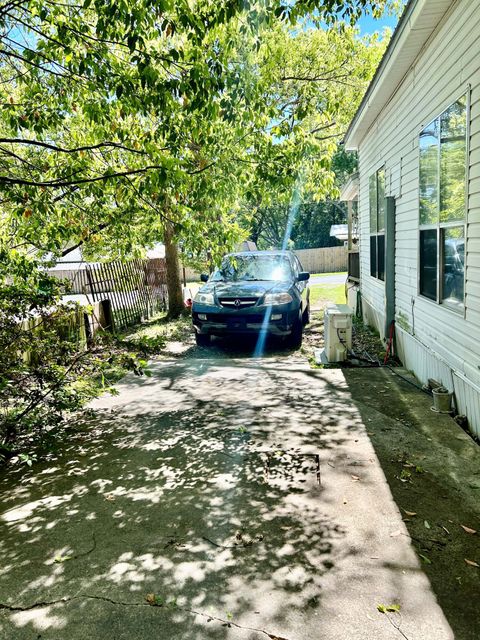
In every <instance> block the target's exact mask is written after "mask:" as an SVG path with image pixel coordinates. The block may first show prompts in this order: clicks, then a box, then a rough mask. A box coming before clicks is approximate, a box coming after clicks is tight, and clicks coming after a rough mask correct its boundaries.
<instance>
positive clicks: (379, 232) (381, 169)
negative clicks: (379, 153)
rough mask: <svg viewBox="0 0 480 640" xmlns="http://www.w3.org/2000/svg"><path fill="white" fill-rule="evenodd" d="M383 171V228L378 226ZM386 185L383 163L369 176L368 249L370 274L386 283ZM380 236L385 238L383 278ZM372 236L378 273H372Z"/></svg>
mask: <svg viewBox="0 0 480 640" xmlns="http://www.w3.org/2000/svg"><path fill="white" fill-rule="evenodd" d="M381 172H383V201H384V202H383V227H382V228H381V229H379V228H378V212H379V207H378V202H379V200H378V174H379V173H381ZM374 176H375V200H376V203H375V219H376V225H375V231H374V232H373V231H372V212H371V204H372V203H371V192H370V182H371V180H372V178H373V177H374ZM386 186H387V179H386V166H385V164H382V165H381V166H380V167H378V169H376V170H375V171H374V172H373V173H371V174H370V175H369V177H368V224H369V230H368V241H369V246H368V251H369V257H370V270H369V275H370V277H371V278H373V279H374V280H376V281H377V282H383V283H385V213H386ZM379 236H383V238H384V240H383V278H380V277H379V275H378V274H379V271H378V264H379V260H378V244H379V242H378V238H379ZM372 238H375V273H376V275H373V274H372Z"/></svg>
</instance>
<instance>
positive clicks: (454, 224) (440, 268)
mask: <svg viewBox="0 0 480 640" xmlns="http://www.w3.org/2000/svg"><path fill="white" fill-rule="evenodd" d="M463 97H465V178H464V180H465V202H464V215H463V220H462V221H461V220H453V221H450V222H441V220H440V214H441V210H440V198H441V188H440V176H441V146H442V145H441V120H440V119H441V117H442V115H443V114H444V113H446V112H447V111H448V109H450V107H452V106H453V105H454V104H455V103H456V102H458V101H459V100H461V98H463ZM470 106H471V85H470V84H468V85H467V87H466V88H465V89H464V90H462V91H461V93H459V94H458V95H457V96H456V97H455V98H454V99H453V100H451V99H450V100H449V102H448V104H447V105H446V106H445V107H444V109H442V111H440V112H438V113H437V115H436V116H434V117H433V118H431V119H429V120H428V121H427V123H426V124H425V125H423V126H422V128H421V129H420V130H419V132H418V135H417V146H418V156H417V157H418V198H417V202H418V215H417V223H418V230H417V243H418V250H417V296H418V297H419V298H421V299H422V300H425V301H427V302H430V303H432V304H434V305H437V306H442V307H444V308H445V309H448V310H450V311H453V312H455V313H457V314H459V315H463V316H464V317H465V313H466V305H465V295H466V275H467V268H466V266H467V265H466V257H467V225H468V197H469V193H468V184H469V169H470ZM435 120H439V121H440V128H439V135H440V140H439V144H438V151H437V168H438V184H437V191H438V193H437V207H438V219H437V222H436V223H434V224H421V223H420V136H421V134H422V132H423V131H424V130H425V129H426V128H427V127H428V126H430V125H431V124H432V123H433V122H434V121H435ZM454 228H461V229H462V230H463V238H464V256H465V257H464V260H465V263H464V272H463V300H462V302H459V303H452V302H449V301H448V300H442V296H443V289H444V287H443V278H444V274H445V272H444V257H445V252H444V241H443V240H444V233H443V231H444V230H445V229H454ZM429 230H430V231H431V230H436V232H437V234H436V235H437V272H436V275H437V284H436V299H435V300H433V299H432V298H429V297H428V296H426V295H424V294H423V293H421V289H420V281H421V252H420V234H421V232H422V231H429Z"/></svg>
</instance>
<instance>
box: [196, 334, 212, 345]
mask: <svg viewBox="0 0 480 640" xmlns="http://www.w3.org/2000/svg"><path fill="white" fill-rule="evenodd" d="M195 342H196V343H197V344H198V346H199V347H208V346H209V344H210V336H209V335H208V333H195Z"/></svg>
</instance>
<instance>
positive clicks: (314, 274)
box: [310, 271, 347, 278]
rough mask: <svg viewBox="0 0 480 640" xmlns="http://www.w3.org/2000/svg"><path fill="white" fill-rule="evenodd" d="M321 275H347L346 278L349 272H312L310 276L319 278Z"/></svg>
mask: <svg viewBox="0 0 480 640" xmlns="http://www.w3.org/2000/svg"><path fill="white" fill-rule="evenodd" d="M319 276H345V278H346V277H347V272H346V271H334V272H331V273H311V274H310V277H311V278H317V277H319Z"/></svg>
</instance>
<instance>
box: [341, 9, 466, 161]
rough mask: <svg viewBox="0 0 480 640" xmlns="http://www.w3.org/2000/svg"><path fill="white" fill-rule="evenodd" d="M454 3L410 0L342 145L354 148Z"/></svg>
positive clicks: (356, 147) (350, 148)
mask: <svg viewBox="0 0 480 640" xmlns="http://www.w3.org/2000/svg"><path fill="white" fill-rule="evenodd" d="M454 3H455V0H410V1H409V2H408V4H407V6H406V7H405V9H404V11H403V14H402V17H401V18H400V20H399V23H398V25H397V28H396V29H395V31H394V33H393V35H392V38H391V40H390V43H389V45H388V47H387V50H386V51H385V53H384V55H383V58H382V60H381V61H380V64H379V65H378V68H377V71H376V73H375V75H374V76H373V79H372V81H371V82H370V85H369V87H368V89H367V92H366V94H365V96H364V97H363V100H362V102H361V104H360V107H359V108H358V110H357V113H356V114H355V116H354V118H353V120H352V122H351V124H350V126H349V128H348V131H347V133H346V136H345V139H344V143H345V148H346V149H349V150H353V149H358V146H359V144H360V142H361V141H362V140H363V138H364V136H365V134H366V133H367V132H368V130H369V129H370V127H371V126H372V124H373V123H374V122H375V119H376V118H377V117H378V115H379V113H380V112H381V111H382V109H383V108H384V106H385V105H386V104H388V102H389V101H390V99H391V98H392V96H393V94H394V93H395V90H396V89H397V87H398V86H399V84H400V83H401V82H402V80H403V79H404V77H405V75H406V74H407V72H408V70H409V69H410V67H411V66H412V64H413V63H414V62H415V60H416V59H417V57H418V55H419V53H420V52H421V50H422V49H423V47H424V46H425V44H426V43H427V41H428V40H429V38H430V37H431V35H432V33H433V32H434V31H435V29H436V28H437V26H438V24H439V22H440V21H441V20H442V18H443V16H444V15H445V13H446V12H447V11H448V9H449V8H450V7H451V6H452V5H453V4H454Z"/></svg>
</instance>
